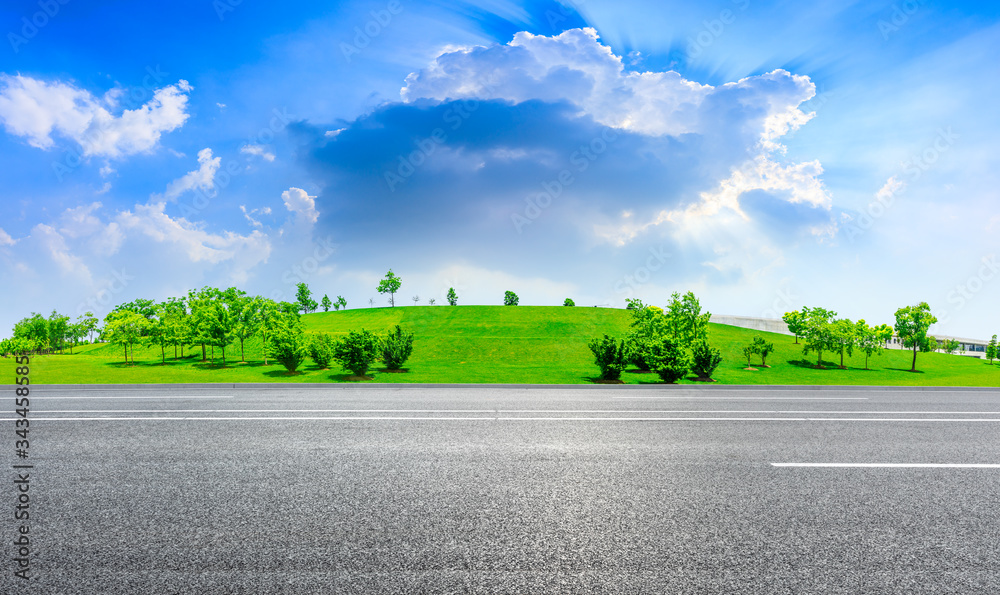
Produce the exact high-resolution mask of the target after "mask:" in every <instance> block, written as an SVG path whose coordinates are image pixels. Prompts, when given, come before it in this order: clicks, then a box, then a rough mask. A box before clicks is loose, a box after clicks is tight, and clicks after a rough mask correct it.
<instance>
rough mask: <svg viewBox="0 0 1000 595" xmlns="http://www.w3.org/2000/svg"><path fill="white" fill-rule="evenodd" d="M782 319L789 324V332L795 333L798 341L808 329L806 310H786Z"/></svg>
mask: <svg viewBox="0 0 1000 595" xmlns="http://www.w3.org/2000/svg"><path fill="white" fill-rule="evenodd" d="M802 310H803V311H805V310H808V309H807V308H803V309H802ZM781 319H782V320H784V321H785V324H787V325H788V332H790V333H792V334H793V335H795V342H796V343H798V342H799V337H801V336H803V334H805V330H806V315H805V314H804V312H799V311H794V310H793V311H792V312H785V315H784V316H782V317H781Z"/></svg>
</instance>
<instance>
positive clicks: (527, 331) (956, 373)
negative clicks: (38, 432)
mask: <svg viewBox="0 0 1000 595" xmlns="http://www.w3.org/2000/svg"><path fill="white" fill-rule="evenodd" d="M629 319H630V313H629V312H628V311H626V310H613V309H608V308H567V307H551V306H517V307H504V306H455V307H451V306H407V307H399V308H378V309H357V310H347V311H343V312H329V313H320V314H310V315H307V316H304V317H303V321H304V324H305V327H306V329H307V330H314V331H315V330H324V331H328V332H332V333H335V334H344V333H346V332H347V331H349V330H351V329H359V328H362V327H364V328H367V329H369V330H374V331H377V332H379V333H382V332H384V331H385V330H388V328H389V327H390V326H392V325H394V324H402V325H403V327H404V328H406V329H407V330H410V331H412V332H414V333H415V335H416V339H415V340H414V350H413V356H412V357H411V358H410V360H409V361H408V362H407V363H406V368H407V369H408V371H407V372H406V373H388V372H382V371H379V370H378V369H376V371H375V374H374V378H375V382H429V383H486V382H495V383H546V384H562V383H565V384H577V383H589V382H590V380H591V379H592V378H594V377H596V376H597V373H598V369H597V366H596V365H594V363H593V359H594V358H593V355H592V354H591V353H590V350H589V349H588V348H587V342H588V341H589V340H590V339H591V338H593V337H596V336H599V335H601V334H603V333H607V334H609V335H612V336H618V337H620V336H623V335H624V334H625V332H626V331H627V329H628V323H629ZM709 332H710V336H709V339H710V341H711V343H712V344H713V345H714V346H715V347H717V348H719V349H720V350H721V351H722V355H723V358H724V359H723V363H722V365H721V366H720V367H719V369H718V370H717V371H716V373H715V378H716V379H717V380H718V382H719V383H720V384H843V385H846V384H855V385H907V386H1000V365H994V366H991V365H989V364H988V363H986V362H984V361H982V360H977V359H974V358H968V357H962V356H955V355H944V354H938V353H921V354H919V355H918V356H917V368H918V370H920V372H918V373H911V372H909V368H910V358H911V357H912V356H911V354H910V352H908V351H896V350H893V351H886V352H885V353H884V354H883V355H881V356H876V357H873V358H872V359H871V361H870V362H869V366H870V368H871V370H865V369H864V354H860V355H859V354H855V355H854V357H850V358H847V359H846V360H845V364H846V365H847V369H843V370H842V369H838V368H837V365H838V364H839V356H833V355H832V354H831V355H829V356H828V357H825V358H824V360H825V363H826V365H827V366H828V367H827V369H816V368H815V367H814V366H815V363H816V358H815V355H814V354H810V356H808V357H805V356H803V355H802V346H801V345H795V344H794V339H793V338H792V337H788V336H785V335H777V334H772V333H762V332H759V331H751V330H747V329H741V328H736V327H731V326H724V325H716V324H713V325H710V331H709ZM755 335H760V336H764V337H766V338H768V340H770V341H772V342H773V343H774V345H775V352H774V353H772V354H771V355H770V356H769V357H768V365H770V366H771V367H770V368H766V369H760V370H758V371H755V372H754V371H746V370H744V369H743V368H744V367H746V360H745V359H743V356H742V354H741V351H742V348H743V346H744V345H746V344H748V343H749V342H750V341H751V339H752V338H753V337H754V336H755ZM245 348H246V359H247V363H241V362H240V348H239V344H238V343H236V344H234V345H232V346H230V347H229V348H228V349H227V350H226V363H223V362H222V357H221V356H222V354H221V351H220V350H219V349H216V350H215V358H214V362H204V363H203V362H202V361H201V350H200V348H187V349H185V351H184V356H185V357H183V358H180V359H177V360H175V359H173V349H172V348H171V349H168V350H167V354H166V355H167V361H166V364H163V363H161V356H160V349H159V348H158V347H152V348H137V349H136V350H135V359H136V364H135V365H126V364H125V363H124V353H123V351H122V350H121V349H120V348H117V347H114V346H111V345H87V346H84V347H81V348H78V349H77V350H76V353H75V354H73V355H68V354H66V355H52V356H42V357H36V358H33V359H32V366H31V368H32V369H31V380H32V382H33V383H36V384H98V383H113V384H118V383H123V384H127V383H176V382H199V383H207V382H219V383H232V382H338V381H345V380H346V379H347V373H345V372H343V371H341V370H339V369H330V370H320V369H317V368H316V367H315V366H314V365H313V364H312V362H311V360H310V361H309V362H308V363H307V364H306V365H305V366H304V367H303V368H300V371H299V373H297V374H294V375H289V374H287V373H286V372H285V370H284V368H282V367H281V366H280V365H275V364H274V363H271V365H269V366H265V365H264V364H263V354H262V350H261V344H260V342H259V340H256V339H254V340H251V341H247V343H246V346H245ZM757 363H759V361H757ZM13 368H14V362H13V359H10V358H5V359H0V373H2V374H3V378H5V379H7V380H6V382H7V383H11V382H13V378H14V369H13ZM622 379H623V380H624V381H625V382H626V383H628V384H643V383H656V382H659V378H658V377H657V376H656V375H655V374H648V373H647V374H643V373H639V372H637V371H634V370H628V371H626V372H625V373H624V374H622ZM683 382H685V383H689V382H692V381H691V380H690V379H688V380H684V381H683Z"/></svg>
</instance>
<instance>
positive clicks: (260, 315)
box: [254, 297, 283, 366]
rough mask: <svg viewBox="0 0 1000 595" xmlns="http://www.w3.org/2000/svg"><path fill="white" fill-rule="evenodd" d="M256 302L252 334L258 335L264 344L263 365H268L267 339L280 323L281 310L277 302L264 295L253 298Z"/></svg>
mask: <svg viewBox="0 0 1000 595" xmlns="http://www.w3.org/2000/svg"><path fill="white" fill-rule="evenodd" d="M254 301H255V302H257V305H256V310H257V319H256V321H255V322H256V324H255V325H254V334H256V335H260V339H261V343H262V344H263V345H264V365H265V366H267V365H269V364H268V362H267V357H268V354H269V353H270V351H269V350H268V344H267V340H268V338H269V337H271V336H273V334H274V331H275V330H277V328H278V325H279V324H280V323H281V316H282V314H283V313H282V311H281V308H280V307H279V306H278V304H277V303H276V302H275V301H274V300H271V299H268V298H264V297H257V298H254Z"/></svg>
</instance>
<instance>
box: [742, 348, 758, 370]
mask: <svg viewBox="0 0 1000 595" xmlns="http://www.w3.org/2000/svg"><path fill="white" fill-rule="evenodd" d="M755 353H757V347H756V346H754V345H747V346H746V347H744V348H743V357H745V358H747V367H748V368H749V367H751V366H750V358H751V357H753V354H755Z"/></svg>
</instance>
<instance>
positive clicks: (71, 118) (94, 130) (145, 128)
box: [0, 74, 192, 158]
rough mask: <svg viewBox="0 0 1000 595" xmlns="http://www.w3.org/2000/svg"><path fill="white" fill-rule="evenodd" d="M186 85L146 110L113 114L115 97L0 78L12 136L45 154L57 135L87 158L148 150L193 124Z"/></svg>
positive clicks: (1, 104)
mask: <svg viewBox="0 0 1000 595" xmlns="http://www.w3.org/2000/svg"><path fill="white" fill-rule="evenodd" d="M191 89H192V87H191V85H189V84H188V83H187V81H184V80H181V81H179V82H178V83H176V84H174V85H167V86H165V87H162V88H160V89H157V90H156V91H155V92H154V93H153V98H152V99H150V100H149V101H148V102H147V103H146V104H145V105H142V106H141V107H138V108H136V109H132V110H124V111H123V112H122V113H121V114H118V115H114V114H112V113H111V112H110V111H109V110H108V108H109V107H111V108H113V107H114V105H115V94H114V93H113V92H112V93H109V94H108V95H107V96H106V97H105V98H104V100H102V99H99V98H97V97H95V96H94V95H93V94H91V93H90V92H89V91H87V90H85V89H80V88H78V87H76V86H74V85H72V84H69V83H64V82H58V81H57V82H46V81H42V80H39V79H35V78H32V77H28V76H22V75H16V76H10V75H6V74H0V120H2V121H3V123H4V127H5V128H6V129H7V131H8V132H9V133H10V134H13V135H16V136H20V137H23V138H25V139H27V141H28V144H30V145H31V146H33V147H38V148H40V149H50V148H52V147H53V146H54V145H55V140H54V137H55V136H61V137H63V138H66V139H69V140H71V141H73V142H75V143H77V144H78V145H79V146H80V149H81V154H82V155H83V156H84V157H90V156H100V157H111V158H117V157H122V156H127V155H131V154H134V153H141V152H144V151H149V150H150V149H152V148H153V147H155V146H156V145H157V143H158V142H159V140H160V136H161V135H162V134H163V133H165V132H170V131H172V130H175V129H176V128H179V127H180V126H182V125H183V124H184V122H185V121H187V119H188V113H187V107H188V105H187V103H188V93H189V92H190V91H191Z"/></svg>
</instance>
